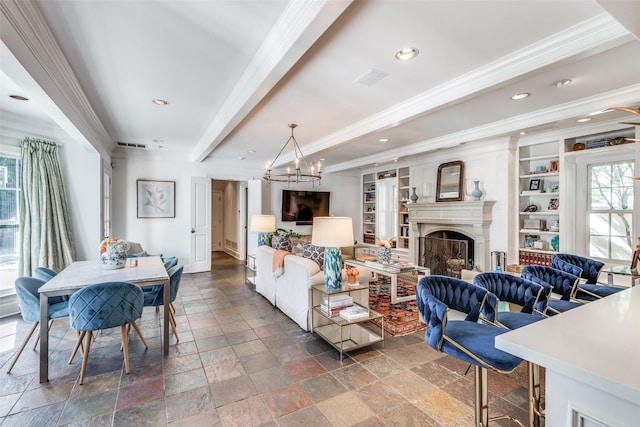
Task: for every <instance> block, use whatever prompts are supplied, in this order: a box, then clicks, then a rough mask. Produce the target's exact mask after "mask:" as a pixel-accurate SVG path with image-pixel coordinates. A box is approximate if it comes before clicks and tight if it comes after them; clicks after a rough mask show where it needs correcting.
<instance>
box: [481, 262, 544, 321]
mask: <svg viewBox="0 0 640 427" xmlns="http://www.w3.org/2000/svg"><path fill="white" fill-rule="evenodd" d="M473 283H474V284H475V285H477V286H480V287H483V288H485V289H486V290H488V291H489V292H491V293H492V294H494V295H495V296H496V297H497V298H498V299H499V300H501V301H507V302H510V303H513V304H517V305H520V306H522V310H521V311H520V312H521V313H527V314H531V313H533V310H534V308H535V309H537V310H538V311H540V312H541V313H544V310H545V309H546V304H547V295H548V293H549V292H550V291H551V288H550V287H547V288H544V287H543V286H541V285H540V284H537V283H534V282H531V281H529V280H526V279H523V278H521V277H518V276H514V275H512V274H504V273H493V272H487V273H480V274H478V275H477V276H476V277H474V278H473ZM482 314H483V315H484V316H485V317H486V319H487V320H489V321H492V322H493V321H495V311H493V312H489V311H486V312H485V311H484V310H483V313H482Z"/></svg>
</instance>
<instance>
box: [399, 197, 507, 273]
mask: <svg viewBox="0 0 640 427" xmlns="http://www.w3.org/2000/svg"><path fill="white" fill-rule="evenodd" d="M494 204H495V202H493V201H478V202H476V201H469V202H436V203H413V204H409V205H408V208H409V224H410V225H411V236H412V244H411V251H410V253H409V260H410V261H411V262H413V263H415V264H418V263H419V262H420V238H424V237H426V236H429V235H430V234H431V233H434V232H440V233H445V232H446V233H448V235H449V236H454V234H453V233H457V234H455V236H457V237H451V238H453V239H454V240H466V241H472V242H473V245H472V246H473V250H472V252H471V253H470V254H469V255H468V256H466V260H467V262H466V263H465V266H466V267H470V266H474V267H476V268H478V269H479V270H481V271H488V270H489V267H490V265H489V264H490V260H491V255H490V241H491V239H490V226H491V221H492V219H491V211H492V209H493V205H494ZM441 235H442V234H441ZM461 236H462V237H463V238H459V237H461ZM467 246H471V245H469V244H468V245H467ZM469 258H470V259H472V261H473V262H472V263H471V262H470V261H469ZM432 274H435V273H434V272H432Z"/></svg>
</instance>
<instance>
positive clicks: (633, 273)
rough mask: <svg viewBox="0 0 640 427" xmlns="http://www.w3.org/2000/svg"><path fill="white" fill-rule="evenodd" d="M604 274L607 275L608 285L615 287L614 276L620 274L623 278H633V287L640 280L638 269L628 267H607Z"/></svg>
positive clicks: (603, 270)
mask: <svg viewBox="0 0 640 427" xmlns="http://www.w3.org/2000/svg"><path fill="white" fill-rule="evenodd" d="M602 272H603V273H607V284H609V285H613V276H614V275H616V274H618V275H621V276H629V277H631V286H635V285H636V280H637V279H639V278H640V273H638V269H637V268H631V267H630V266H628V265H614V266H613V267H608V268H607V267H605V268H603V269H602Z"/></svg>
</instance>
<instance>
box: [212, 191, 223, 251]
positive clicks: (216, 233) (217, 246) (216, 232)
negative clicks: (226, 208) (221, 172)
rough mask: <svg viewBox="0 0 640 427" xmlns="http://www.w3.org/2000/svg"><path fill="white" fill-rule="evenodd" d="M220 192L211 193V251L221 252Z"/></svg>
mask: <svg viewBox="0 0 640 427" xmlns="http://www.w3.org/2000/svg"><path fill="white" fill-rule="evenodd" d="M222 215H223V210H222V191H220V190H213V191H212V192H211V251H221V250H223V249H224V248H223V247H222V239H223V236H224V232H223V225H222V224H223V223H222V219H223V217H222Z"/></svg>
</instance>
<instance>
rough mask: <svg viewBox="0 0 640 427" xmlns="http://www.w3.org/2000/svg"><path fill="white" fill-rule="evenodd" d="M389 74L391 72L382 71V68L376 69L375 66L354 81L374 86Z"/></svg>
mask: <svg viewBox="0 0 640 427" xmlns="http://www.w3.org/2000/svg"><path fill="white" fill-rule="evenodd" d="M388 75H389V74H388V73H385V72H384V71H380V70H376V69H375V68H372V69H370V70H369V71H367V72H366V73H364V74H363V75H361V76H360V77H358V78H357V79H355V80H354V81H353V82H354V83H357V84H360V85H364V86H373V85H374V84H376V83H378V82H379V81H380V80H382V79H384V78H385V77H387V76H388Z"/></svg>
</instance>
